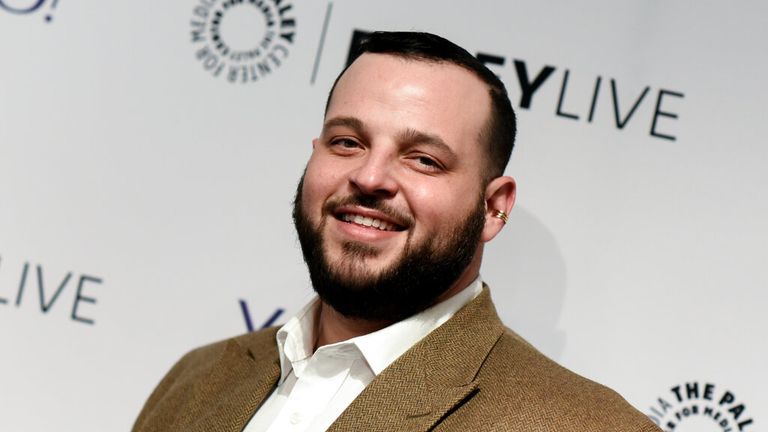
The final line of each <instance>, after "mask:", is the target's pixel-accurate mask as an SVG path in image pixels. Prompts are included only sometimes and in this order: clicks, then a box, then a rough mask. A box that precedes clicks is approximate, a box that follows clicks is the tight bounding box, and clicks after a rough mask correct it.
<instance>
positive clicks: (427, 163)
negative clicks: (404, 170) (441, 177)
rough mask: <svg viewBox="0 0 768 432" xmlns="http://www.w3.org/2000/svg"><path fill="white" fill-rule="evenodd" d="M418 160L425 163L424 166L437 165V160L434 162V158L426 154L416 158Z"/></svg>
mask: <svg viewBox="0 0 768 432" xmlns="http://www.w3.org/2000/svg"><path fill="white" fill-rule="evenodd" d="M418 160H419V163H421V164H422V165H426V166H429V167H435V168H436V167H438V165H437V162H435V161H434V160H432V159H430V158H428V157H426V156H421V157H419V158H418Z"/></svg>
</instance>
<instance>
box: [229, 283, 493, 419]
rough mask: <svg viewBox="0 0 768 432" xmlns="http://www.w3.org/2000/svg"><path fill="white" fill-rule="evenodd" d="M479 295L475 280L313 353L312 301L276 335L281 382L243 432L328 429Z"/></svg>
mask: <svg viewBox="0 0 768 432" xmlns="http://www.w3.org/2000/svg"><path fill="white" fill-rule="evenodd" d="M481 291H482V281H481V279H480V277H478V278H477V279H475V280H474V281H473V282H472V283H471V284H470V285H469V286H468V287H467V288H465V289H463V290H462V291H461V292H459V293H458V294H456V295H454V296H453V297H450V298H449V299H447V300H445V301H443V302H441V303H438V304H436V305H434V306H432V307H430V308H429V309H426V310H424V311H422V312H420V313H418V314H416V315H414V316H412V317H410V318H407V319H405V320H403V321H400V322H397V323H395V324H392V325H390V326H389V327H385V328H383V329H381V330H378V331H375V332H373V333H369V334H366V335H363V336H358V337H355V338H352V339H349V340H346V341H343V342H338V343H335V344H331V345H325V346H322V347H320V348H318V349H317V350H316V351H315V352H314V353H313V352H312V349H313V348H314V341H315V334H314V333H315V332H314V329H315V319H316V318H315V317H316V316H317V311H318V308H319V306H320V300H319V299H318V298H317V297H315V299H314V300H312V301H311V302H310V303H309V304H307V305H306V306H304V308H302V309H301V311H299V313H298V314H296V316H294V317H293V318H291V319H290V320H289V321H288V322H287V323H286V324H285V325H284V326H283V327H281V328H280V330H278V332H277V348H278V351H279V353H280V369H281V376H280V380H279V381H278V383H277V387H276V388H275V390H274V391H273V392H272V393H271V394H270V395H269V397H268V398H267V399H266V400H265V401H264V403H263V404H262V405H261V407H260V408H259V410H258V411H257V412H256V414H254V416H253V418H251V420H250V422H248V425H247V426H246V427H245V430H244V432H264V431H267V432H278V431H280V432H282V431H291V432H294V431H295V432H299V431H301V432H315V431H324V430H326V429H328V427H330V426H331V424H332V423H333V422H334V421H335V420H336V418H338V417H339V415H341V413H342V412H344V410H345V409H346V408H347V407H348V406H349V404H351V403H352V401H353V400H355V398H356V397H357V396H358V395H359V394H360V393H361V392H362V391H363V389H365V387H366V386H367V385H368V384H370V382H371V381H373V379H374V378H376V376H377V375H378V374H380V373H381V372H382V371H383V370H384V369H386V368H387V366H389V365H390V364H391V363H392V362H394V361H395V360H396V359H397V358H398V357H400V356H401V355H402V354H403V353H404V352H406V351H407V350H408V349H409V348H411V347H412V346H413V345H415V344H416V343H417V342H418V341H420V340H421V339H422V338H424V336H426V335H428V334H429V333H430V332H432V330H434V329H436V328H438V327H440V325H442V324H443V323H444V322H446V321H448V319H450V318H451V317H452V316H453V314H455V313H456V312H457V311H458V310H459V309H461V308H462V306H464V305H465V304H467V303H469V302H470V301H471V300H472V299H474V298H475V297H477V295H478V294H480V292H481Z"/></svg>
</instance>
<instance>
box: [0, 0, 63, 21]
mask: <svg viewBox="0 0 768 432" xmlns="http://www.w3.org/2000/svg"><path fill="white" fill-rule="evenodd" d="M58 2H59V0H0V12H2V11H5V12H10V13H12V14H15V15H33V14H37V13H43V19H44V20H45V22H51V21H53V11H54V10H55V9H56V4H57V3H58Z"/></svg>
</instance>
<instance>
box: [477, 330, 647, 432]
mask: <svg viewBox="0 0 768 432" xmlns="http://www.w3.org/2000/svg"><path fill="white" fill-rule="evenodd" d="M478 380H479V384H480V385H479V392H478V394H477V396H476V397H475V398H474V399H477V401H474V400H473V401H472V402H477V405H478V407H479V408H480V410H481V411H486V410H491V411H493V415H492V417H495V418H496V419H497V421H496V422H495V423H496V427H494V428H493V430H518V429H519V428H520V425H521V424H525V425H526V427H525V428H523V429H524V430H528V431H545V430H546V431H573V432H576V431H587V430H588V431H616V432H618V431H622V432H626V431H636V432H656V431H659V429H658V428H657V427H656V425H655V424H653V422H651V421H650V420H649V419H648V418H647V417H646V416H645V415H643V414H642V413H640V412H639V411H637V410H636V409H635V408H633V407H632V406H631V405H630V404H629V403H628V402H627V401H626V400H624V398H622V397H621V396H620V395H619V394H618V393H616V392H615V391H613V390H611V389H609V388H608V387H605V386H603V385H601V384H598V383H596V382H594V381H591V380H589V379H587V378H584V377H582V376H580V375H578V374H576V373H574V372H572V371H570V370H568V369H566V368H564V367H563V366H560V365H559V364H557V363H556V362H554V361H553V360H551V359H549V358H548V357H546V356H545V355H544V354H542V353H541V352H539V351H538V350H537V349H536V348H534V347H533V346H532V345H531V344H529V343H528V342H527V341H526V340H524V339H523V338H521V337H520V336H518V335H517V334H516V333H514V332H513V331H512V330H509V329H505V331H504V334H503V335H502V336H501V337H500V338H499V339H498V341H497V342H496V344H495V346H494V347H493V349H492V350H491V352H490V353H489V355H488V357H487V359H486V361H485V363H484V365H483V367H482V368H481V370H480V371H479V374H478ZM505 425H507V426H509V427H505ZM513 425H515V426H513ZM523 429H520V430H523Z"/></svg>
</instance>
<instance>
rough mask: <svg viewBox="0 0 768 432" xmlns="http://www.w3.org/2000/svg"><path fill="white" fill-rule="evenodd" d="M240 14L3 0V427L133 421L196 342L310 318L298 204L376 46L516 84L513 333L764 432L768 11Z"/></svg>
mask: <svg viewBox="0 0 768 432" xmlns="http://www.w3.org/2000/svg"><path fill="white" fill-rule="evenodd" d="M222 2H223V0H185V1H174V2H132V1H127V0H120V1H110V2H89V3H87V4H86V3H84V2H74V1H69V0H60V1H58V2H56V1H54V0H0V65H2V67H0V374H2V380H1V381H0V430H2V431H13V432H16V431H25V432H26V431H47V430H64V431H94V432H95V431H112V430H128V429H129V428H130V426H131V424H132V422H133V419H134V418H135V416H136V415H137V413H138V411H139V409H140V408H141V405H142V404H143V402H144V399H145V398H146V397H147V396H148V394H149V392H150V391H151V390H152V388H153V387H154V385H155V384H156V383H157V381H158V380H159V379H160V377H161V376H162V375H163V374H164V373H165V372H166V371H167V369H168V368H169V367H170V366H171V365H172V363H173V362H174V361H175V360H176V359H177V358H178V357H179V356H181V355H182V354H183V353H184V352H185V351H187V350H188V349H190V348H192V347H194V346H197V345H201V344H204V343H208V342H211V341H214V340H217V339H221V338H225V337H228V336H231V335H235V334H238V333H242V332H245V331H246V330H247V325H246V316H247V317H248V318H250V320H251V322H252V325H253V326H254V327H256V328H258V327H260V326H261V325H262V324H263V323H264V322H266V321H268V320H269V319H270V318H271V317H273V316H274V315H275V314H276V312H277V311H278V310H279V309H282V310H284V313H282V314H279V315H278V316H277V317H276V321H275V322H276V323H282V322H284V320H285V319H286V317H287V316H290V314H292V313H294V312H296V311H297V310H298V308H300V307H301V306H302V305H303V304H304V302H306V301H307V299H308V298H309V297H310V296H311V293H312V291H311V288H310V286H309V283H308V278H307V275H306V271H305V268H304V266H303V263H302V261H301V256H300V251H299V248H298V243H297V241H296V238H295V234H294V232H293V227H292V224H291V218H290V211H291V202H292V198H293V193H294V190H295V187H296V183H297V180H298V177H299V175H300V174H301V171H302V169H303V166H304V163H305V161H306V159H307V157H308V156H309V152H310V141H311V139H312V138H313V137H315V136H316V135H317V134H318V132H319V129H320V126H321V124H322V109H323V104H324V101H325V97H326V94H327V91H328V89H329V87H330V84H331V83H332V81H333V79H334V78H335V76H336V74H337V73H338V72H339V71H340V70H341V68H342V67H343V65H344V63H345V61H346V58H347V54H348V50H349V47H350V43H351V41H352V36H353V34H354V32H355V30H359V31H370V30H375V29H389V30H394V29H400V30H423V31H431V32H435V33H438V34H441V35H443V36H446V37H448V38H449V39H451V40H453V41H455V42H457V43H459V44H460V45H462V46H464V47H465V48H467V49H468V50H469V51H470V52H472V53H480V54H482V55H484V56H485V57H483V58H485V59H487V61H489V67H491V68H492V69H493V70H494V71H495V72H496V73H498V75H499V76H500V77H501V78H502V79H503V80H504V82H505V83H506V84H507V86H508V89H509V91H510V94H511V96H512V99H513V105H514V106H515V107H516V108H517V111H518V117H519V129H520V132H519V137H518V141H517V146H516V149H515V151H514V153H513V156H512V161H511V163H510V166H509V167H508V169H507V173H508V174H510V175H512V176H514V177H515V178H516V179H517V180H518V186H519V198H518V205H517V207H516V209H515V210H514V211H513V214H512V215H511V220H510V223H509V224H508V225H507V227H506V230H505V232H503V233H502V235H501V236H500V237H499V238H497V239H496V240H495V241H494V242H493V243H492V244H491V245H490V246H489V248H488V249H489V250H488V251H487V252H486V261H485V263H484V268H483V276H484V278H485V280H486V281H488V282H489V283H490V285H491V287H492V295H493V296H494V299H495V301H496V304H497V307H498V309H499V311H500V314H501V316H502V318H503V320H504V321H505V322H506V323H507V325H509V326H510V327H512V328H513V329H515V330H516V331H518V332H519V333H521V334H522V335H523V336H525V337H526V338H528V339H529V340H530V341H531V342H532V343H533V344H534V345H536V346H538V347H539V348H540V349H541V350H542V351H543V352H545V353H546V354H548V355H549V356H551V357H553V358H555V359H556V360H558V361H559V362H561V363H562V364H564V365H565V366H567V367H569V368H571V369H573V370H574V371H576V372H578V373H580V374H583V375H586V376H588V377H590V378H592V379H595V380H597V381H599V382H602V383H605V384H607V385H609V386H611V387H613V388H615V389H616V390H617V391H619V392H620V393H621V394H622V395H624V396H625V397H626V398H627V400H629V402H630V403H632V404H633V405H635V406H636V407H637V408H638V409H640V410H641V411H644V412H646V413H647V414H648V415H650V416H651V417H652V418H654V419H655V420H656V421H658V422H661V423H662V424H663V425H665V427H666V428H667V429H668V430H671V429H670V428H671V426H669V425H667V423H668V422H672V423H674V424H675V425H678V424H679V426H675V430H676V431H694V430H695V431H727V430H732V431H736V430H746V431H750V432H752V431H757V430H760V429H761V428H762V425H764V424H765V422H768V398H767V397H766V393H764V389H765V388H766V384H768V380H767V379H766V377H767V374H766V368H765V364H768V347H767V346H766V342H765V339H764V337H765V329H766V328H768V318H766V313H765V311H766V307H767V306H768V294H766V289H767V288H768V259H767V258H768V253H767V252H768V251H767V250H766V244H767V240H768V229H767V228H766V225H765V222H764V221H765V220H768V196H767V195H766V193H765V191H764V188H765V187H766V185H768V170H766V169H765V168H764V167H765V166H766V165H768V148H767V147H766V146H765V145H764V144H765V141H766V138H768V115H766V108H765V104H766V99H767V98H768V84H766V83H765V82H764V75H765V70H766V68H767V67H768V58H767V56H766V50H765V41H766V40H768V27H766V25H765V17H766V13H767V12H768V8H766V6H764V5H763V4H761V3H760V2H757V1H752V2H750V1H740V2H722V1H721V2H715V1H701V0H687V1H682V0H680V1H666V2H661V1H647V2H616V1H608V0H605V1H600V0H590V1H586V0H584V1H579V2H569V1H564V0H560V1H548V2H541V1H514V2H492V1H473V2H464V3H461V2H454V3H450V5H448V3H447V2H444V1H438V0H434V1H422V2H412V1H406V0H391V1H387V2H375V1H352V0H335V1H332V2H327V1H313V2H300V1H297V0H293V1H290V0H282V1H277V0H255V1H254V2H253V3H248V2H247V1H246V2H245V3H242V4H240V3H237V2H233V4H232V6H231V7H229V8H227V9H226V10H224V13H223V14H222V17H221V18H220V19H219V20H218V21H219V23H218V24H212V23H211V19H212V17H213V15H210V14H213V13H214V11H215V10H217V9H221V8H222ZM258 4H260V5H261V8H257V7H254V6H257V5H258ZM206 13H208V14H209V15H208V20H204V18H205V15H206ZM268 21H271V22H272V25H271V26H269V25H268ZM198 22H199V23H198ZM196 23H197V24H196ZM270 32H272V33H270ZM215 34H216V35H218V37H219V41H222V42H223V43H224V44H226V46H227V47H229V48H230V53H231V52H235V51H238V50H239V51H243V50H245V51H248V50H251V52H250V55H251V56H252V57H253V59H252V60H249V61H245V62H243V61H235V60H232V58H231V57H230V58H228V59H224V56H222V51H220V49H222V48H216V46H215V41H214V40H212V38H213V36H214V35H215ZM281 35H282V36H281ZM265 36H266V39H265ZM259 44H261V45H259ZM206 47H208V48H206ZM257 48H258V52H256V49H257ZM213 55H216V56H217V57H216V58H215V59H214V58H212V56H213ZM214 60H215V61H214ZM222 62H224V65H222ZM258 63H261V64H262V66H261V69H260V68H259V66H258V65H257V64H258ZM278 63H279V65H278ZM251 65H255V66H253V69H250V67H251ZM243 66H245V69H243ZM219 67H220V68H221V70H220V71H219V72H216V71H217V68H219ZM230 67H235V69H234V72H231V73H233V74H234V75H232V76H233V77H235V78H236V80H237V82H230V81H229V78H228V77H229V74H230V72H229V71H230ZM265 67H266V68H269V71H266V69H265ZM238 68H239V69H238ZM243 71H245V75H243ZM253 73H255V76H256V79H255V80H253V79H252V77H253V76H254V75H252V74H253ZM243 76H246V77H247V82H242V81H243ZM536 77H540V78H541V81H540V83H539V84H540V85H538V86H535V85H534V83H535V81H536V80H535V79H536ZM532 87H536V88H535V89H532ZM596 88H597V91H595V89H596ZM646 89H647V90H646ZM526 96H530V98H529V100H527V101H526V100H525V99H526ZM635 104H636V107H635V109H634V110H633V106H634V105H635ZM654 119H655V121H656V122H655V126H654ZM25 269H26V270H25ZM57 292H58V294H57ZM41 299H42V300H41ZM246 311H247V313H245V312H246ZM686 385H687V388H686ZM678 386H680V387H678ZM677 393H679V395H680V399H678V398H677V395H676V394H677ZM693 407H696V408H693ZM708 407H711V408H713V409H712V411H711V412H708V413H705V410H706V408H708ZM685 410H687V411H685ZM694 410H698V411H696V412H694ZM685 412H687V413H688V414H689V415H688V416H687V417H686V416H685V414H684V413H685ZM717 412H720V414H721V415H720V417H718V418H717V420H713V419H712V417H714V416H715V415H716V413H717ZM676 414H679V415H680V417H679V418H678V417H676ZM723 421H725V424H724V423H722V422H723ZM739 423H741V426H740V427H739ZM729 428H730V429H729Z"/></svg>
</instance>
